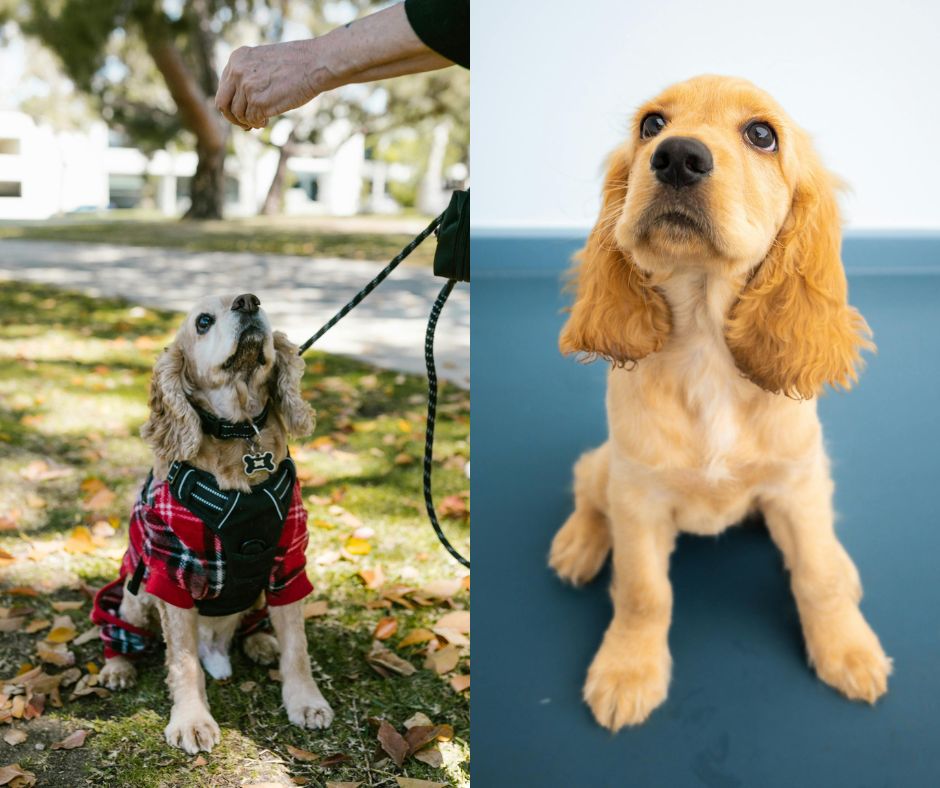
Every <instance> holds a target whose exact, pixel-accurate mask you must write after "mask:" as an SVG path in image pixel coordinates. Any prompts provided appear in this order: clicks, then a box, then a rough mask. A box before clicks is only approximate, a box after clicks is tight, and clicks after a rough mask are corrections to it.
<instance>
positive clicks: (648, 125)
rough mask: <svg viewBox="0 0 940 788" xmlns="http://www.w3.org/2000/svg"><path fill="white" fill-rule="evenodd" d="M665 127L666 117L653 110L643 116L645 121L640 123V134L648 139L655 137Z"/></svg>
mask: <svg viewBox="0 0 940 788" xmlns="http://www.w3.org/2000/svg"><path fill="white" fill-rule="evenodd" d="M664 128H666V119H665V118H664V117H663V116H662V115H660V114H658V113H656V112H652V113H650V114H649V115H647V116H646V117H645V118H643V122H642V123H640V136H641V137H642V138H643V139H645V140H647V139H649V138H650V137H655V136H656V135H657V134H659V132H661V131H662V130H663V129H664Z"/></svg>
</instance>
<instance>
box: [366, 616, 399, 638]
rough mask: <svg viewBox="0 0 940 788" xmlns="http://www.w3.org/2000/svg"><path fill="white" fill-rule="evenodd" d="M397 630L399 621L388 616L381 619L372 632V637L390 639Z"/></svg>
mask: <svg viewBox="0 0 940 788" xmlns="http://www.w3.org/2000/svg"><path fill="white" fill-rule="evenodd" d="M397 631H398V622H397V621H396V620H395V619H394V618H391V617H388V616H387V617H385V618H381V619H379V623H378V624H376V625H375V631H374V632H373V633H372V637H374V638H375V639H376V640H388V639H389V638H390V637H391V636H392V635H394V634H395V633H396V632H397Z"/></svg>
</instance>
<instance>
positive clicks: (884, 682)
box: [816, 645, 892, 703]
mask: <svg viewBox="0 0 940 788" xmlns="http://www.w3.org/2000/svg"><path fill="white" fill-rule="evenodd" d="M891 669H892V664H891V659H890V658H889V657H887V656H885V653H884V651H883V650H882V649H881V646H880V645H875V646H854V647H850V648H847V649H845V650H844V651H842V652H840V653H838V654H835V655H831V654H830V655H827V656H826V657H825V659H823V660H819V661H817V665H816V671H817V673H818V674H819V678H821V679H822V680H823V681H825V682H826V683H827V684H829V685H830V686H832V687H835V688H836V689H837V690H839V692H841V693H842V694H843V695H845V696H846V697H847V698H849V699H851V700H861V701H865V702H866V703H874V702H875V701H877V700H878V698H880V697H881V696H882V695H884V694H885V693H886V692H887V691H888V676H890V675H891Z"/></svg>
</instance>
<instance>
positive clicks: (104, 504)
mask: <svg viewBox="0 0 940 788" xmlns="http://www.w3.org/2000/svg"><path fill="white" fill-rule="evenodd" d="M115 497H117V496H115V494H114V493H113V492H112V491H111V490H109V489H108V488H107V487H102V488H101V489H100V490H98V491H97V492H95V493H94V494H92V495H90V496H88V497H87V498H86V499H85V500H84V501H83V502H82V508H83V509H85V510H86V511H89V512H101V511H103V510H105V509H107V508H108V507H109V506H111V504H113V503H114V499H115ZM85 530H88V529H85ZM89 536H91V534H90V533H89Z"/></svg>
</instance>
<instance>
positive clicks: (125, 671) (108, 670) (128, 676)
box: [98, 657, 137, 690]
mask: <svg viewBox="0 0 940 788" xmlns="http://www.w3.org/2000/svg"><path fill="white" fill-rule="evenodd" d="M136 681H137V670H136V669H135V668H134V666H133V665H132V664H131V663H130V662H128V661H127V660H126V659H124V658H123V657H113V658H111V659H108V660H105V663H104V667H103V668H102V669H101V673H99V674H98V683H99V684H100V685H101V686H102V687H107V688H108V689H109V690H123V689H128V688H129V687H133V686H134V683H135V682H136Z"/></svg>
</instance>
